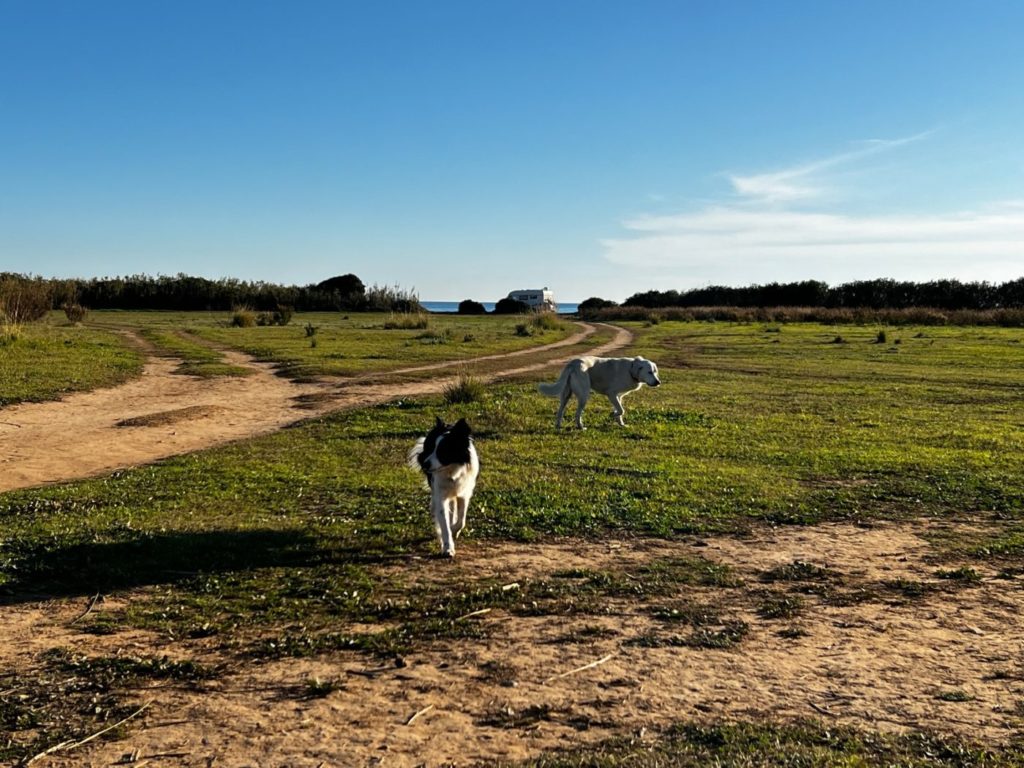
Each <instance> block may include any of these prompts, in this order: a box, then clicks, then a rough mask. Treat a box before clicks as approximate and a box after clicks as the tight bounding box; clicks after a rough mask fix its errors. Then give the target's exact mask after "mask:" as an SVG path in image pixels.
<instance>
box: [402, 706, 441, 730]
mask: <svg viewBox="0 0 1024 768" xmlns="http://www.w3.org/2000/svg"><path fill="white" fill-rule="evenodd" d="M433 708H434V705H433V704H427V706H425V707H424V708H423V709H421V710H418V711H417V712H413V715H412V717H410V718H409V719H408V720H406V721H405V724H406V725H412V724H413V723H414V722H416V718H417V717H419V716H420V715H425V714H427V712H429V711H430V710H432V709H433Z"/></svg>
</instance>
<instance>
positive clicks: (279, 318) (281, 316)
mask: <svg viewBox="0 0 1024 768" xmlns="http://www.w3.org/2000/svg"><path fill="white" fill-rule="evenodd" d="M294 314H295V309H294V308H293V307H290V306H288V305H287V304H278V305H277V310H276V311H275V312H274V322H275V323H276V324H277V325H288V323H290V322H291V321H292V315H294Z"/></svg>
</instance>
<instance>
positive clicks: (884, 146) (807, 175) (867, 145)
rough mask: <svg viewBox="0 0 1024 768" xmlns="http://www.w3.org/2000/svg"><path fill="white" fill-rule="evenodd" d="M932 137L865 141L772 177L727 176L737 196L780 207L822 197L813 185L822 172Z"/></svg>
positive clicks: (821, 191)
mask: <svg viewBox="0 0 1024 768" xmlns="http://www.w3.org/2000/svg"><path fill="white" fill-rule="evenodd" d="M933 133H934V131H922V132H921V133H917V134H914V135H913V136H905V137H903V138H900V139H867V140H865V141H862V142H859V143H860V144H863V145H864V146H863V147H862V148H860V149H855V150H851V151H849V152H842V153H840V154H837V155H833V156H831V157H826V158H824V159H822V160H815V161H814V162H811V163H807V164H805V165H798V166H796V167H794V168H788V169H786V170H782V171H776V172H774V173H758V174H751V175H744V176H741V175H738V174H729V175H728V179H729V183H730V184H732V187H733V190H734V191H735V192H736V193H737V194H738V195H740V196H742V197H745V198H749V199H751V200H755V201H759V202H764V203H779V202H787V201H792V200H806V199H810V198H815V197H819V196H821V194H822V193H823V191H824V190H823V188H822V186H821V183H820V181H819V183H817V184H815V183H812V182H813V180H814V177H815V176H817V175H818V174H821V173H822V172H823V171H827V170H829V169H831V168H835V167H836V166H841V165H845V164H847V163H852V162H855V161H857V160H860V159H863V158H865V157H870V156H872V155H877V154H880V153H882V152H888V151H890V150H893V149H897V148H898V147H902V146H905V145H907V144H911V143H913V142H915V141H921V140H922V139H925V138H927V137H928V136H931V135H932V134H933Z"/></svg>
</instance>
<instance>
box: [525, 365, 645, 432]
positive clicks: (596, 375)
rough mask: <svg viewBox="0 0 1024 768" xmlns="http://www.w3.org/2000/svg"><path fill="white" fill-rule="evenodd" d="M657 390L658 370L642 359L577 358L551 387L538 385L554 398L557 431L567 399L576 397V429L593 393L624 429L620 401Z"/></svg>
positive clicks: (567, 402) (580, 423) (542, 391)
mask: <svg viewBox="0 0 1024 768" xmlns="http://www.w3.org/2000/svg"><path fill="white" fill-rule="evenodd" d="M644 384H646V385H647V386H649V387H657V386H659V385H660V384H661V379H659V378H658V366H657V365H655V364H654V363H652V362H651V361H650V360H647V359H645V358H643V357H590V356H587V357H577V358H576V359H574V360H570V361H569V362H568V363H566V364H565V367H564V368H563V369H562V374H561V375H560V376H559V377H558V381H556V382H555V383H554V384H541V385H539V389H540V391H541V393H542V394H545V395H548V396H549V397H558V398H560V402H559V404H558V413H557V414H556V416H555V429H561V427H562V416H563V415H564V414H565V407H566V405H568V404H569V398H570V397H572V396H573V395H576V402H577V405H576V426H577V427H579V428H580V429H586V427H584V426H583V409H584V407H586V405H587V400H588V399H589V398H590V392H591V390H593V391H594V392H597V393H598V394H602V395H605V396H607V397H608V401H609V402H610V403H611V404H612V418H613V419H615V420H616V421H617V422H618V423H619V424H620V425H622V426H625V422H624V421H623V420H622V416H623V415H624V414H625V412H626V410H625V408H623V406H622V398H623V397H625V396H626V395H628V394H629V393H630V392H635V391H636V390H638V389H640V387H641V386H642V385H644Z"/></svg>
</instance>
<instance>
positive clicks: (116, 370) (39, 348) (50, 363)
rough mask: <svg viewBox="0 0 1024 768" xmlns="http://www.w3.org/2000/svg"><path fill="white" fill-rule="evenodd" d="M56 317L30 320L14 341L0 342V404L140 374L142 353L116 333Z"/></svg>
mask: <svg viewBox="0 0 1024 768" xmlns="http://www.w3.org/2000/svg"><path fill="white" fill-rule="evenodd" d="M56 317H57V315H56V314H55V313H51V315H50V320H49V321H47V322H41V323H27V324H25V325H24V326H23V327H22V328H21V332H20V334H19V335H18V337H17V338H16V339H13V340H8V341H6V342H0V407H3V406H5V405H11V404H14V403H20V402H24V401H32V402H40V401H44V400H55V399H57V398H59V397H61V396H62V395H65V394H67V393H69V392H78V391H85V390H90V389H96V388H98V387H109V386H114V385H115V384H121V383H123V382H125V381H127V380H128V379H130V378H133V377H134V376H138V375H139V374H140V373H141V372H142V365H143V358H142V355H140V354H139V353H138V352H136V351H134V350H132V349H129V348H128V347H126V346H125V344H124V342H123V340H122V339H121V338H120V337H119V336H118V335H117V334H115V333H112V332H110V331H106V330H99V329H95V328H83V327H80V326H72V325H67V324H58V323H57V321H56V320H55V319H54V318H56ZM0 421H2V419H0Z"/></svg>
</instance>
